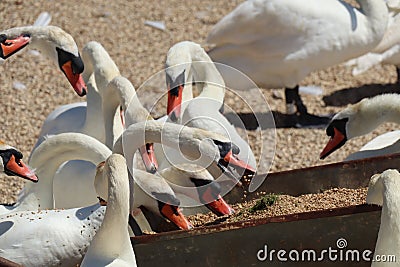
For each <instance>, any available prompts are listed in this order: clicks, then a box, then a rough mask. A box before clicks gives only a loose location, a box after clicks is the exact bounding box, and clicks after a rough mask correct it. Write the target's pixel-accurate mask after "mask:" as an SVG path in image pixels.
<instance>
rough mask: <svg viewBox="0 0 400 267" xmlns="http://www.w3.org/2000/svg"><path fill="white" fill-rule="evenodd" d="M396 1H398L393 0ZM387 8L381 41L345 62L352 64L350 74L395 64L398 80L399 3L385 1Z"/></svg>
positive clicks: (399, 60) (399, 52)
mask: <svg viewBox="0 0 400 267" xmlns="http://www.w3.org/2000/svg"><path fill="white" fill-rule="evenodd" d="M394 2H398V1H394ZM386 4H387V5H388V8H389V21H388V27H387V29H386V32H385V35H384V36H383V38H382V40H381V42H380V43H379V44H378V46H376V47H375V48H374V49H373V50H372V51H370V52H369V53H367V54H365V55H362V56H360V57H358V58H354V59H351V60H349V61H348V62H346V65H347V66H353V70H352V74H353V75H359V74H361V73H363V72H365V71H367V70H368V69H370V68H372V67H374V66H376V65H379V64H390V65H395V66H396V70H397V76H398V81H399V80H400V75H399V74H400V70H399V67H400V30H399V29H400V13H399V11H400V9H399V3H390V2H387V3H386Z"/></svg>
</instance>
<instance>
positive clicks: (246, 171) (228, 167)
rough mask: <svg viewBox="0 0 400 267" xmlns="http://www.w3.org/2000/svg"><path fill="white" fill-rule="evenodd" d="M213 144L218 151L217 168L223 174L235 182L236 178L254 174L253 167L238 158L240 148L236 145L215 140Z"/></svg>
mask: <svg viewBox="0 0 400 267" xmlns="http://www.w3.org/2000/svg"><path fill="white" fill-rule="evenodd" d="M213 143H214V145H215V146H216V147H217V148H218V151H219V159H218V162H217V166H218V168H219V169H220V170H221V171H222V172H223V173H224V174H226V175H227V176H229V177H231V178H233V179H235V180H236V179H237V178H238V177H242V176H246V175H250V176H251V175H254V174H255V173H256V170H255V169H254V168H253V167H251V166H250V165H249V164H247V163H246V162H245V161H243V160H241V159H240V158H239V156H238V155H239V152H240V148H239V147H238V146H237V145H235V144H234V143H232V142H223V141H220V140H216V139H214V140H213Z"/></svg>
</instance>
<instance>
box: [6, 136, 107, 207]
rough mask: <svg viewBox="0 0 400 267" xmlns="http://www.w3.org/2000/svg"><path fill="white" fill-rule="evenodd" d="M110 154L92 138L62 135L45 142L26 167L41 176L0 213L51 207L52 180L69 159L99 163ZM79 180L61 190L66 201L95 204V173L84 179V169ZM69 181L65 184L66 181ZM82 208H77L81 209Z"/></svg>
mask: <svg viewBox="0 0 400 267" xmlns="http://www.w3.org/2000/svg"><path fill="white" fill-rule="evenodd" d="M110 154H111V151H110V149H108V148H107V147H106V146H105V145H104V144H102V143H100V142H99V141H98V140H96V139H94V138H93V137H90V136H87V135H84V134H79V133H62V134H59V135H55V136H52V137H50V138H48V139H47V140H45V141H44V142H43V143H42V144H40V146H39V147H38V148H37V149H36V150H35V151H34V152H33V153H32V155H31V159H30V161H29V164H30V165H31V166H32V167H34V168H36V173H37V175H38V176H39V177H40V182H39V183H37V184H30V183H29V184H26V185H25V186H24V188H23V191H22V193H21V194H20V195H19V197H18V200H17V202H16V203H15V204H14V205H13V206H0V214H7V213H10V212H16V211H26V210H32V211H37V210H44V209H53V208H54V196H53V179H54V175H55V173H56V171H57V169H58V168H59V166H60V165H61V164H62V163H63V162H65V161H68V160H73V159H81V160H86V161H90V162H92V163H93V164H96V165H97V164H98V163H100V162H102V161H104V160H105V159H106V158H107V157H108V156H109V155H110ZM80 175H82V179H79V178H81V176H78V177H66V179H67V180H68V178H72V179H70V182H71V183H74V184H73V185H71V186H74V190H73V191H69V192H67V191H64V192H63V194H65V196H64V197H65V198H67V199H69V201H70V202H71V203H73V204H76V203H78V204H79V203H89V204H87V205H92V204H93V203H96V202H97V194H96V192H95V190H94V188H93V182H94V174H93V176H92V177H91V178H90V177H87V176H88V174H87V170H85V169H82V170H81V173H80ZM66 182H68V181H66ZM82 206H83V205H80V206H79V205H78V207H82Z"/></svg>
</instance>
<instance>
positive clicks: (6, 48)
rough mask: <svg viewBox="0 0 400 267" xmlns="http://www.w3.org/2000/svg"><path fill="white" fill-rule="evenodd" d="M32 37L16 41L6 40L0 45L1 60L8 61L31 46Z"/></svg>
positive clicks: (18, 38) (16, 39) (20, 37)
mask: <svg viewBox="0 0 400 267" xmlns="http://www.w3.org/2000/svg"><path fill="white" fill-rule="evenodd" d="M30 39H31V38H30V37H28V36H19V37H17V38H15V39H10V40H8V39H7V40H5V41H3V42H2V43H0V48H1V51H0V52H1V54H0V56H1V58H3V59H6V58H8V57H10V56H12V55H13V54H15V53H17V52H18V51H19V50H21V49H22V48H24V47H25V46H27V45H28V44H29V41H30Z"/></svg>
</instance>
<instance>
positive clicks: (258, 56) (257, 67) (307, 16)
mask: <svg viewBox="0 0 400 267" xmlns="http://www.w3.org/2000/svg"><path fill="white" fill-rule="evenodd" d="M357 3H358V4H359V5H360V9H357V8H354V7H352V6H351V5H349V4H347V3H345V2H342V1H339V0H327V1H324V3H323V4H321V2H320V1H318V0H310V1H303V0H250V1H245V2H243V3H241V4H240V5H239V6H237V7H236V8H235V9H234V10H233V11H232V12H231V13H229V14H228V15H226V16H225V17H224V18H222V19H221V20H220V21H219V22H218V23H217V24H216V25H215V26H214V27H213V28H212V29H211V32H210V33H209V35H208V37H207V42H208V43H209V44H213V45H214V48H213V49H211V50H210V51H209V55H210V57H211V59H212V60H213V61H214V62H218V63H224V64H227V65H229V66H231V67H233V68H236V69H238V70H240V71H242V72H243V73H245V74H246V75H248V76H249V77H250V78H251V79H252V80H253V81H254V82H255V83H256V84H257V85H258V86H260V87H263V88H280V87H285V97H286V104H287V113H288V114H297V116H298V117H297V118H298V123H299V124H300V125H305V124H310V123H311V124H321V123H324V124H325V123H327V121H326V120H327V118H320V117H316V116H312V115H310V114H309V113H308V111H307V108H306V106H305V105H304V104H303V102H302V100H301V98H300V96H299V91H298V88H299V87H298V84H299V83H300V82H301V81H302V80H303V79H304V78H305V77H306V76H307V75H308V74H310V73H311V72H313V71H316V70H320V69H324V68H327V67H330V66H333V65H335V64H339V63H342V62H345V61H347V60H349V59H351V58H354V57H357V56H360V55H363V54H365V53H367V52H369V51H371V50H372V49H373V48H374V47H375V46H377V45H378V44H379V42H380V41H381V39H382V37H383V35H384V33H385V30H386V26H387V21H388V9H387V7H386V4H385V2H384V1H383V0H378V1H377V0H357ZM227 70H228V69H221V70H220V71H221V74H222V76H223V78H224V80H225V82H226V84H227V85H228V86H229V87H231V88H235V89H241V90H247V89H251V88H248V86H249V85H251V84H250V83H243V80H242V79H240V77H239V76H238V75H232V74H233V72H229V71H227ZM236 73H237V72H236Z"/></svg>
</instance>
